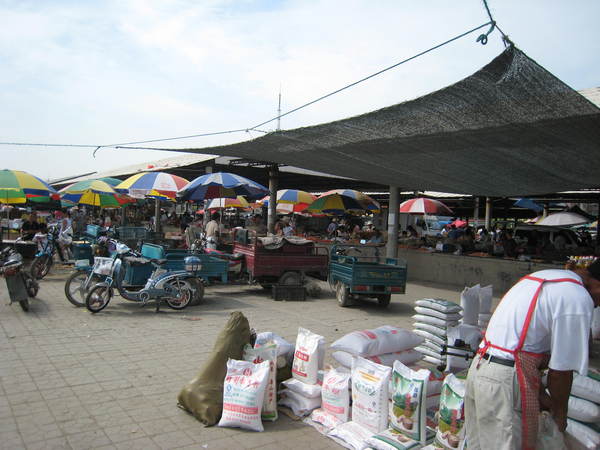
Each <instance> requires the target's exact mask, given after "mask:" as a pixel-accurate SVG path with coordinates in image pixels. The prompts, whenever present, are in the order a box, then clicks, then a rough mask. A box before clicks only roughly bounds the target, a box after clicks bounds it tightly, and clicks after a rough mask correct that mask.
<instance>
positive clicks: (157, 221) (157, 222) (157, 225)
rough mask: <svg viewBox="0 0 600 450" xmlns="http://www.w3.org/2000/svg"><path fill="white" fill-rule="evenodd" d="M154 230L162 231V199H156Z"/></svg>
mask: <svg viewBox="0 0 600 450" xmlns="http://www.w3.org/2000/svg"><path fill="white" fill-rule="evenodd" d="M154 231H156V232H157V233H160V231H161V230H160V200H159V199H158V198H155V199H154Z"/></svg>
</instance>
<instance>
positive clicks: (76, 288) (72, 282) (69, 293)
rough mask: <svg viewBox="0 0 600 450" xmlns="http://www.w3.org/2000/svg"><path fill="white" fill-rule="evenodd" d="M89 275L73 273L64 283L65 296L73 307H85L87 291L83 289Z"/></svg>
mask: <svg viewBox="0 0 600 450" xmlns="http://www.w3.org/2000/svg"><path fill="white" fill-rule="evenodd" d="M88 276H89V274H88V273H87V272H81V271H77V272H73V273H72V274H71V275H70V276H69V278H67V281H65V296H66V297H67V300H69V302H71V304H73V305H74V306H77V307H79V308H80V307H82V306H85V297H86V295H87V291H86V288H85V284H86V281H87V279H88Z"/></svg>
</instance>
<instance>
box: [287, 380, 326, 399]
mask: <svg viewBox="0 0 600 450" xmlns="http://www.w3.org/2000/svg"><path fill="white" fill-rule="evenodd" d="M281 384H282V385H283V386H285V387H286V388H287V389H289V390H290V391H292V392H295V393H297V394H300V395H302V396H303V397H306V398H320V397H321V385H319V384H306V383H303V382H302V381H300V380H296V379H295V378H290V379H289V380H285V381H282V383H281Z"/></svg>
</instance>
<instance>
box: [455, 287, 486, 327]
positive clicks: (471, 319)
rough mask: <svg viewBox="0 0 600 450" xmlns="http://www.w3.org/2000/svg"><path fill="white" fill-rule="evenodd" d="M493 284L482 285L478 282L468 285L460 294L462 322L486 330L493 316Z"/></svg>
mask: <svg viewBox="0 0 600 450" xmlns="http://www.w3.org/2000/svg"><path fill="white" fill-rule="evenodd" d="M492 296H493V290H492V285H489V286H485V287H481V286H480V285H479V284H476V285H475V286H473V287H466V288H464V290H463V291H462V293H461V294H460V306H462V308H463V318H462V323H464V324H466V325H472V326H477V327H479V328H480V329H482V330H485V329H486V328H487V326H488V323H489V322H490V318H491V317H492Z"/></svg>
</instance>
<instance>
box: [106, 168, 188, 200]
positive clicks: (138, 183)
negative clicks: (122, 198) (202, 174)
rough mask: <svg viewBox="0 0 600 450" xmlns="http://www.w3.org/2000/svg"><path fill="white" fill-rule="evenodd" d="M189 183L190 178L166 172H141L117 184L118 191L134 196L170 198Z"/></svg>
mask: <svg viewBox="0 0 600 450" xmlns="http://www.w3.org/2000/svg"><path fill="white" fill-rule="evenodd" d="M186 184H188V180H186V179H185V178H181V177H178V176H177V175H173V174H170V173H166V172H141V173H136V174H135V175H132V176H130V177H129V178H127V179H126V180H124V181H122V182H121V183H120V184H118V185H117V186H115V190H116V191H117V192H122V193H125V194H128V195H129V196H130V197H134V198H146V197H156V198H170V199H174V198H175V197H176V195H177V192H178V191H179V190H180V189H181V188H183V187H184V186H185V185H186Z"/></svg>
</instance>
